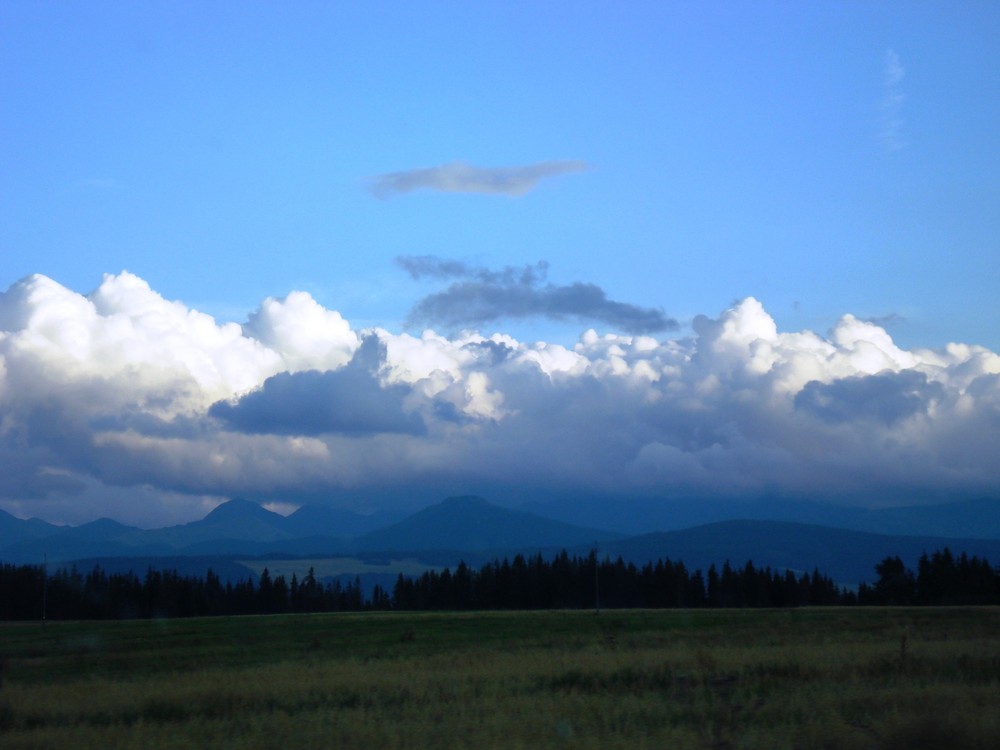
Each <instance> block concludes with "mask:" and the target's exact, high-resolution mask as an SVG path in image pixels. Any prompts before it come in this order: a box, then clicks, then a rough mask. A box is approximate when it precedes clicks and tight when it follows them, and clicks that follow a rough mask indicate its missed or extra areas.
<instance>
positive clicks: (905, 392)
mask: <svg viewBox="0 0 1000 750" xmlns="http://www.w3.org/2000/svg"><path fill="white" fill-rule="evenodd" d="M943 395H944V388H943V386H942V385H941V384H940V383H935V382H931V381H928V380H927V376H926V375H925V374H924V373H922V372H916V371H914V370H904V371H902V372H885V373H879V374H877V375H860V376H854V377H849V378H842V379H841V380H834V381H833V382H831V383H821V382H819V381H816V380H813V381H812V382H809V383H806V385H805V387H804V388H803V389H802V390H801V391H799V392H798V393H797V394H796V396H795V408H796V409H801V410H803V411H807V412H811V413H812V414H815V415H816V416H818V417H819V418H820V419H822V420H824V421H826V422H830V423H841V422H851V421H856V420H866V419H874V420H877V421H879V422H882V423H883V424H885V425H887V426H890V425H893V424H895V423H896V422H898V421H900V420H901V419H906V418H907V417H911V416H913V415H914V414H920V413H926V411H927V407H928V404H929V403H930V402H931V401H932V400H934V399H940V398H941V397H942V396H943Z"/></svg>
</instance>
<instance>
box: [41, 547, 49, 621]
mask: <svg viewBox="0 0 1000 750" xmlns="http://www.w3.org/2000/svg"><path fill="white" fill-rule="evenodd" d="M48 592H49V554H48V553H47V552H46V553H45V557H44V558H43V562H42V625H44V624H45V615H46V612H45V609H46V606H47V604H48Z"/></svg>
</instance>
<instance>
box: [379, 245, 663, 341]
mask: <svg viewBox="0 0 1000 750" xmlns="http://www.w3.org/2000/svg"><path fill="white" fill-rule="evenodd" d="M396 262H397V263H398V264H399V265H400V266H402V267H403V268H404V269H405V270H406V271H408V272H409V274H410V275H411V276H412V277H413V278H421V277H425V276H429V277H431V278H436V279H449V278H457V279H459V280H458V281H455V282H453V283H452V284H451V285H449V286H448V288H447V289H445V290H444V291H442V292H437V293H434V294H431V295H429V296H427V297H425V298H423V299H422V300H420V301H419V302H417V304H416V305H414V306H413V308H412V310H411V311H410V314H409V318H408V322H409V323H410V324H411V325H412V324H438V325H443V326H445V327H448V328H456V327H462V326H479V325H483V324H485V323H492V322H495V321H498V320H504V319H514V318H531V317H542V318H549V319H552V320H568V319H573V320H591V321H599V322H602V323H605V324H607V325H610V326H611V327H613V328H616V329H618V330H621V331H627V332H630V333H656V332H660V331H669V330H676V329H677V327H678V324H677V321H675V320H673V319H672V318H669V317H667V315H666V314H665V313H664V312H663V311H662V310H659V309H654V308H643V307H638V306H636V305H631V304H628V303H625V302H616V301H614V300H610V299H608V297H607V294H606V293H605V292H604V290H603V289H601V288H600V287H598V286H596V285H595V284H586V283H582V282H574V283H572V284H569V285H566V286H556V285H555V284H551V283H547V282H546V278H547V275H548V264H547V263H545V262H540V263H537V264H535V265H529V266H524V267H522V268H515V267H510V266H508V267H506V268H504V269H502V270H500V271H493V270H490V269H485V268H478V267H474V266H470V265H467V264H465V263H462V262H460V261H454V260H444V259H441V258H436V257H434V256H430V255H423V256H404V257H400V258H397V259H396Z"/></svg>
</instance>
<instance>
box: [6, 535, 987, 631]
mask: <svg viewBox="0 0 1000 750" xmlns="http://www.w3.org/2000/svg"><path fill="white" fill-rule="evenodd" d="M875 571H876V574H877V576H878V579H877V581H876V582H875V583H874V584H872V585H869V584H862V585H861V586H859V587H858V589H857V590H856V591H854V590H849V589H847V588H844V587H840V586H837V585H836V584H835V583H834V582H833V581H832V579H830V577H829V576H825V575H823V574H821V573H820V572H819V571H818V570H814V571H813V572H812V573H801V574H796V573H794V572H792V571H777V570H772V569H771V568H769V567H763V568H760V567H756V566H755V565H754V564H753V563H752V562H748V563H746V564H745V565H743V566H742V567H734V566H732V565H730V563H729V562H726V563H724V564H723V565H722V566H721V568H717V567H716V566H715V565H712V566H711V567H710V568H709V569H708V572H707V574H703V573H702V572H701V571H700V570H694V571H690V570H688V568H687V567H686V566H685V565H684V564H683V563H682V562H672V561H670V560H662V559H661V560H658V561H656V562H655V563H654V562H650V563H646V564H644V565H642V566H637V565H635V564H634V563H627V562H625V561H624V560H622V558H620V557H619V558H618V559H617V560H611V559H609V558H605V559H603V560H600V559H598V556H597V554H596V552H591V554H590V555H588V556H583V557H581V556H573V557H571V556H570V555H568V554H567V553H566V552H565V551H563V552H561V553H560V554H558V555H556V556H555V557H553V558H552V559H551V560H547V559H545V558H544V557H543V556H542V555H541V554H537V555H533V556H523V555H517V556H515V557H514V558H513V559H507V558H505V559H503V560H502V561H501V560H494V561H493V562H490V563H486V564H485V565H483V566H481V567H480V568H478V569H474V568H472V567H470V566H468V565H466V564H465V563H464V562H461V563H459V565H458V566H457V567H455V569H454V570H451V569H450V568H445V569H443V570H440V571H436V570H431V571H427V572H425V573H423V574H421V575H420V576H417V577H408V576H404V575H402V574H401V575H400V576H399V577H398V578H397V580H396V583H395V586H394V587H393V589H392V592H391V593H390V592H389V591H387V590H385V589H384V588H383V587H381V586H378V585H376V586H375V587H374V588H373V589H372V591H371V592H370V593H366V592H365V591H364V590H363V587H362V584H361V581H360V579H358V578H355V579H354V580H353V581H347V582H346V583H342V582H341V581H339V580H326V581H322V580H319V579H317V578H316V575H315V573H314V571H313V570H312V569H310V570H309V573H308V574H307V575H305V576H304V577H303V578H302V579H299V578H298V576H297V575H295V574H293V575H292V577H291V578H290V579H286V578H285V577H284V576H283V575H277V576H272V575H271V574H270V572H269V571H268V569H266V568H265V569H264V571H263V573H262V574H261V575H260V576H259V578H257V579H256V581H255V580H254V579H245V580H240V581H238V582H236V583H232V582H228V581H227V582H225V583H223V581H222V580H221V579H220V578H219V576H218V575H217V574H215V573H214V572H213V571H212V570H208V571H207V573H206V574H205V576H204V577H197V576H183V575H180V574H178V573H177V572H176V571H170V570H165V571H163V570H154V569H152V568H150V569H148V570H147V572H146V574H145V576H144V577H142V578H140V577H139V576H138V575H136V574H135V573H134V572H132V571H129V572H127V573H107V572H105V571H104V570H103V569H101V568H100V567H99V566H98V567H94V568H93V569H92V570H90V571H89V572H87V573H81V572H80V571H78V570H77V569H76V568H75V567H71V568H69V569H66V568H59V569H57V570H55V571H54V572H51V573H50V572H48V571H46V569H45V568H44V567H42V566H37V565H21V566H14V565H10V564H4V565H0V620H38V619H52V620H70V619H135V618H154V617H203V616H213V615H243V614H280V613H292V612H345V611H362V610H392V609H395V610H489V609H511V610H514V609H585V608H608V609H616V608H652V609H658V608H668V607H801V606H835V605H873V604H874V605H895V604H907V605H909V604H919V605H942V604H1000V569H995V568H993V567H992V566H990V564H989V563H988V562H987V561H986V560H982V559H979V558H976V557H972V558H969V557H967V556H966V555H965V554H962V555H960V556H959V557H957V558H956V557H955V556H954V555H953V554H952V553H951V552H950V551H949V550H948V549H944V550H942V551H940V552H935V553H933V555H927V554H924V555H923V556H922V557H921V558H920V561H919V563H918V566H917V570H916V572H914V571H911V570H909V569H907V568H906V566H905V565H904V563H903V561H902V560H901V559H900V558H899V557H887V558H885V559H884V560H883V561H881V562H880V563H879V564H878V565H876V566H875Z"/></svg>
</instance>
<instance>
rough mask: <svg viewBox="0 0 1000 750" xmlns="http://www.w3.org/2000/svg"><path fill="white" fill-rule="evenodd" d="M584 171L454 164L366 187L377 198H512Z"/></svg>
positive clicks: (578, 164)
mask: <svg viewBox="0 0 1000 750" xmlns="http://www.w3.org/2000/svg"><path fill="white" fill-rule="evenodd" d="M585 169H587V164H586V163H585V162H582V161H543V162H538V163H537V164H528V165H525V166H521V167H473V166H472V165H470V164H465V163H464V162H460V161H456V162H452V163H450V164H444V165H442V166H440V167H429V168H427V169H410V170H407V171H404V172H390V173H388V174H380V175H376V176H374V177H371V178H369V180H368V188H369V190H371V192H372V194H374V195H375V196H377V197H379V198H390V197H392V196H394V195H399V194H400V193H412V192H413V191H414V190H438V191H441V192H445V193H487V194H491V195H511V196H514V195H523V194H524V193H527V192H528V191H529V190H533V189H534V188H535V186H536V185H537V184H538V183H539V181H540V180H543V179H545V178H546V177H557V176H559V175H563V174H571V173H573V172H582V171H584V170H585Z"/></svg>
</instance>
